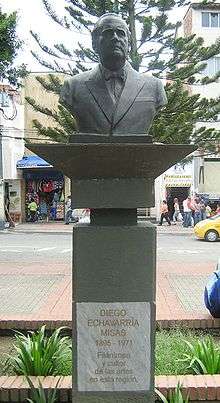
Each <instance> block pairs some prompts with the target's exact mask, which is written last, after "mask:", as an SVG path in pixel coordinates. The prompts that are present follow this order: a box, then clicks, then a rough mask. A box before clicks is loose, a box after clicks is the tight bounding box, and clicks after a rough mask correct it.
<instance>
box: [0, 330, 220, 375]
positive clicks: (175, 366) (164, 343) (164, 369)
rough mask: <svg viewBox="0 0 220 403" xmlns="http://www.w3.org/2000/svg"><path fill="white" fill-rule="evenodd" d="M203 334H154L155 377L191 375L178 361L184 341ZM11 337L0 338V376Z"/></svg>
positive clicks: (67, 366) (68, 368) (63, 371)
mask: <svg viewBox="0 0 220 403" xmlns="http://www.w3.org/2000/svg"><path fill="white" fill-rule="evenodd" d="M204 336H205V335H204V333H198V332H194V331H187V330H180V329H179V330H178V329H173V330H169V331H167V330H161V331H158V332H157V333H156V352H155V353H156V365H155V374H156V375H184V374H189V373H191V374H192V373H193V371H192V370H190V369H189V368H187V367H188V363H187V362H183V361H179V359H181V358H183V355H184V354H187V353H189V348H188V346H187V344H186V343H185V342H184V340H186V341H188V342H189V343H195V342H196V340H199V339H200V340H202V339H203V338H204ZM213 340H214V343H215V345H216V346H219V347H220V342H219V340H215V339H214V338H213ZM13 343H14V338H13V337H0V375H6V366H5V362H6V359H7V355H6V354H7V353H8V354H13V347H12V346H13ZM71 373H72V365H71V357H70V360H67V361H66V362H65V363H62V366H61V367H60V368H59V374H58V375H71ZM7 374H10V375H11V374H13V371H12V369H11V368H8V369H7Z"/></svg>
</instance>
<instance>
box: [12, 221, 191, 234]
mask: <svg viewBox="0 0 220 403" xmlns="http://www.w3.org/2000/svg"><path fill="white" fill-rule="evenodd" d="M141 222H143V221H141ZM73 225H74V224H71V223H70V224H69V225H65V224H64V222H63V221H56V222H36V223H22V224H17V225H16V226H15V228H8V229H5V231H7V232H22V233H54V234H62V233H63V234H66V233H72V231H73ZM155 226H156V227H157V233H159V234H160V233H169V234H185V235H187V234H190V235H191V234H192V232H193V228H184V227H183V226H182V224H181V223H177V225H174V224H172V225H171V226H169V225H167V223H164V224H163V225H162V226H158V225H156V224H155Z"/></svg>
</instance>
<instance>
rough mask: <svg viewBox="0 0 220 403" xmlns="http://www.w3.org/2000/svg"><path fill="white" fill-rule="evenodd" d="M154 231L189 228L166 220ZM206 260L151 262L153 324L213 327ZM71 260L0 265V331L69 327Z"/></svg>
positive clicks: (36, 227)
mask: <svg viewBox="0 0 220 403" xmlns="http://www.w3.org/2000/svg"><path fill="white" fill-rule="evenodd" d="M72 227H73V225H72V224H70V225H64V224H63V223H45V224H44V223H37V224H29V223H27V224H20V225H18V226H16V228H15V229H9V230H6V231H7V232H15V233H19V232H24V233H26V232H27V233H35V232H36V233H60V234H62V233H64V234H66V233H71V232H72ZM157 230H158V234H164V235H165V234H166V233H169V234H171V233H172V234H174V235H181V234H184V235H185V234H189V235H191V234H192V231H193V229H192V228H183V227H182V226H181V225H172V226H171V227H168V226H167V225H166V224H164V226H162V227H157ZM213 270H214V267H213V264H212V263H205V262H202V263H201V262H200V263H198V262H196V261H195V260H194V263H192V262H189V261H187V260H185V259H184V256H183V257H182V258H178V259H177V260H176V261H174V260H173V261H171V260H169V257H168V256H167V257H166V256H163V260H160V259H158V262H157V299H156V304H157V305H156V316H157V325H158V327H161V328H169V327H172V326H179V325H183V326H188V327H190V328H219V327H220V320H214V319H213V318H212V317H211V316H210V315H209V313H208V312H207V311H206V309H205V308H204V303H203V290H204V285H205V284H206V282H207V278H208V276H209V274H210V273H211V272H212V271H213ZM71 290H72V285H71V264H70V263H62V261H61V262H56V263H50V262H43V263H41V264H40V266H39V263H37V262H35V261H34V256H33V264H32V265H31V267H28V263H25V262H20V261H19V260H18V261H17V262H14V264H13V265H12V264H10V263H2V264H0V298H1V304H0V329H4V330H5V329H15V328H17V329H36V328H39V326H41V325H42V324H44V323H45V324H46V325H47V328H51V329H53V328H56V327H58V326H69V327H72V321H71V299H72V296H71Z"/></svg>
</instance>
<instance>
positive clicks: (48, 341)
mask: <svg viewBox="0 0 220 403" xmlns="http://www.w3.org/2000/svg"><path fill="white" fill-rule="evenodd" d="M62 329H64V328H62V327H61V328H59V329H57V330H55V331H54V332H53V334H52V335H51V336H50V337H49V336H47V335H46V333H45V326H42V327H41V328H40V329H39V330H38V331H36V332H28V335H27V336H25V335H23V334H22V333H20V332H15V339H16V343H15V345H14V349H15V354H13V355H10V356H9V358H8V364H9V365H10V366H11V367H12V368H13V370H14V372H15V373H16V374H17V375H35V376H38V375H39V376H40V375H41V376H47V375H66V373H65V371H64V370H63V369H64V368H65V367H66V365H67V366H69V368H71V360H72V356H71V339H70V338H69V337H62V336H61V331H62ZM63 372H64V373H63Z"/></svg>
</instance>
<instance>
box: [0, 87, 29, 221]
mask: <svg viewBox="0 0 220 403" xmlns="http://www.w3.org/2000/svg"><path fill="white" fill-rule="evenodd" d="M0 153H1V159H0V165H1V166H0V181H1V189H0V221H1V226H2V227H4V225H5V222H6V221H8V214H9V213H10V217H11V219H12V220H13V221H21V216H22V189H23V180H22V175H21V173H20V172H19V170H18V169H17V167H16V164H17V161H18V160H19V159H21V158H22V156H23V155H24V105H23V101H22V97H21V94H20V93H19V92H18V91H16V90H14V89H13V88H12V87H11V86H9V85H0Z"/></svg>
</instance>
